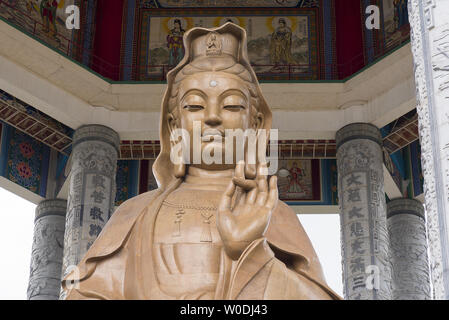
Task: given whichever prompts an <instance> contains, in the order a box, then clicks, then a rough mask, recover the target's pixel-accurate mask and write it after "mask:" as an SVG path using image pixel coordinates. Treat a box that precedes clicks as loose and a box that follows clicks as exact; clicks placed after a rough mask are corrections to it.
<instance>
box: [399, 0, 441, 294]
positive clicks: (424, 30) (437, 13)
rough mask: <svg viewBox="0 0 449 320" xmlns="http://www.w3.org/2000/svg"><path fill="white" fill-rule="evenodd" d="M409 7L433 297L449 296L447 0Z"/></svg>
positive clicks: (420, 0)
mask: <svg viewBox="0 0 449 320" xmlns="http://www.w3.org/2000/svg"><path fill="white" fill-rule="evenodd" d="M408 9H409V20H410V26H411V47H412V52H413V62H414V70H415V83H416V97H417V99H416V101H417V106H416V109H417V112H418V122H419V136H420V143H421V159H422V160H421V161H422V169H423V176H424V196H425V207H426V218H427V219H426V222H427V232H428V237H429V251H430V258H431V259H430V260H431V261H430V262H431V267H430V270H431V278H432V287H433V297H434V298H435V299H449V112H448V109H447V106H448V101H449V67H448V66H449V42H448V39H449V19H448V17H449V1H448V0H409V3H408Z"/></svg>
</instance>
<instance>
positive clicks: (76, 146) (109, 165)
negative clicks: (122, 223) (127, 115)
mask: <svg viewBox="0 0 449 320" xmlns="http://www.w3.org/2000/svg"><path fill="white" fill-rule="evenodd" d="M118 146H119V136H118V134H117V133H116V132H115V131H114V130H112V129H110V128H108V127H105V126H100V125H86V126H82V127H80V128H79V129H78V130H76V131H75V134H74V137H73V150H72V167H71V172H70V185H69V196H68V203H67V219H66V232H65V237H64V264H63V271H64V276H65V275H66V274H67V272H68V271H70V268H72V267H73V266H76V265H78V263H79V262H80V260H81V259H82V257H83V256H84V254H85V253H86V252H87V250H88V249H89V247H90V246H91V245H92V243H93V242H94V240H95V239H96V238H97V236H98V234H99V233H100V231H101V230H102V229H103V227H104V226H105V224H106V222H107V221H108V219H109V217H110V216H111V214H112V210H113V208H114V204H113V203H114V198H115V189H116V187H115V174H116V169H117V155H118Z"/></svg>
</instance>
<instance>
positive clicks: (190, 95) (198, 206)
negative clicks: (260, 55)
mask: <svg viewBox="0 0 449 320" xmlns="http://www.w3.org/2000/svg"><path fill="white" fill-rule="evenodd" d="M184 46H185V48H186V52H185V56H184V58H183V59H182V61H181V62H180V63H179V64H178V65H177V66H176V67H175V68H174V69H173V70H171V71H170V72H169V74H168V75H167V82H168V86H167V90H166V92H165V96H164V98H163V101H162V108H161V118H160V141H161V152H160V154H159V156H158V158H157V160H156V161H155V163H154V166H153V173H154V176H155V177H156V179H157V181H158V186H159V188H158V189H156V190H153V191H150V192H147V193H144V194H141V195H139V196H137V197H134V198H132V199H130V200H128V201H126V202H125V203H123V204H122V205H121V206H120V207H119V208H118V209H117V210H116V212H115V213H114V214H113V216H112V217H111V219H110V220H109V222H108V223H107V225H106V227H105V228H104V230H103V231H102V232H101V234H100V235H99V237H98V239H97V240H96V241H95V242H94V244H93V245H92V247H91V248H90V249H89V251H88V252H87V253H86V255H85V256H84V258H83V259H82V261H81V262H80V264H79V266H78V267H79V268H78V269H79V270H78V272H73V273H71V274H69V275H68V276H67V277H66V279H65V280H64V281H63V289H64V290H65V291H66V292H65V293H66V299H164V300H165V299H258V300H261V299H339V297H338V296H337V295H336V294H335V293H334V292H333V291H332V290H331V289H330V288H329V287H328V286H327V285H326V282H325V280H324V276H323V273H322V269H321V265H320V262H319V261H318V258H317V256H316V253H315V251H314V249H313V247H312V245H311V243H310V240H309V238H308V237H307V235H306V233H305V231H304V229H303V228H302V226H301V224H300V222H299V220H298V218H297V216H296V214H295V213H294V211H293V210H291V209H290V208H289V207H288V206H287V205H286V204H285V203H283V202H282V201H279V200H278V191H277V180H276V176H272V177H271V178H270V179H268V178H267V175H266V170H264V169H266V167H265V166H266V165H265V163H262V162H260V161H256V163H253V164H251V163H250V161H248V160H247V158H246V156H245V158H244V159H240V160H243V161H238V162H237V160H239V159H237V157H236V156H234V157H233V160H232V161H228V163H227V164H226V162H223V163H225V164H217V163H211V164H208V163H207V162H205V161H204V162H203V161H200V162H199V163H194V162H192V163H186V162H185V161H183V159H184V154H182V155H181V158H182V159H181V161H174V159H173V155H172V154H171V153H172V149H173V148H174V142H173V139H171V136H173V132H175V131H176V130H177V129H183V130H184V132H187V133H188V134H190V135H191V136H193V135H194V132H193V131H194V130H195V126H194V123H195V122H196V123H199V124H200V126H199V128H200V131H201V132H200V134H201V140H200V148H201V149H205V148H207V147H208V146H210V145H211V144H217V143H221V144H222V145H219V146H218V147H220V148H223V149H224V139H223V140H222V141H223V142H220V140H221V139H215V138H217V136H219V138H221V137H222V136H224V133H225V130H229V129H242V130H246V129H254V130H257V129H265V130H266V132H269V129H270V128H271V120H272V116H271V111H270V109H269V107H268V105H267V103H266V101H265V99H264V97H263V96H262V92H261V90H260V87H259V84H258V81H257V78H256V75H255V73H254V71H253V69H252V68H251V66H250V63H249V60H248V55H247V49H246V33H245V30H244V29H242V28H240V27H238V26H237V25H235V24H232V23H227V24H225V25H223V26H222V27H219V28H215V29H205V28H193V29H191V30H189V31H188V32H186V33H185V34H184ZM187 137H188V136H187ZM265 138H266V139H268V136H266V137H265ZM182 139H184V140H181V143H182V144H183V146H186V147H187V148H190V149H188V150H189V151H190V155H191V156H193V149H194V146H193V145H194V143H190V142H191V141H190V138H189V137H188V138H186V137H185V136H183V137H182ZM187 140H189V141H187ZM215 146H216V145H215ZM187 153H188V152H187ZM175 158H176V157H175ZM245 159H246V161H245ZM175 160H176V159H175ZM178 160H179V159H178ZM72 281H79V283H77V285H76V286H69V285H68V284H69V283H72Z"/></svg>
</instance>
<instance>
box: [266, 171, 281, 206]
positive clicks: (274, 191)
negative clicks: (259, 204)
mask: <svg viewBox="0 0 449 320" xmlns="http://www.w3.org/2000/svg"><path fill="white" fill-rule="evenodd" d="M278 197H279V194H278V186H277V177H276V176H272V177H271V179H270V192H269V194H268V200H267V202H266V203H265V207H267V208H269V209H273V208H274V207H275V206H276V204H277V201H278Z"/></svg>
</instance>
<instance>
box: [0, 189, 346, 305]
mask: <svg viewBox="0 0 449 320" xmlns="http://www.w3.org/2000/svg"><path fill="white" fill-rule="evenodd" d="M0 208H1V210H0V252H1V260H0V300H10V299H13V300H23V299H26V291H27V287H28V279H29V273H30V261H31V247H32V243H33V230H34V210H35V209H36V205H35V204H33V203H31V202H29V201H27V200H24V199H22V198H21V197H19V196H16V195H15V194H13V193H11V192H9V191H7V190H5V189H3V188H0ZM299 220H300V221H301V223H302V225H303V226H304V229H305V230H306V232H307V234H308V235H309V238H310V239H311V241H312V244H313V246H314V248H315V251H316V252H317V255H318V258H319V259H320V261H321V264H322V266H323V271H324V275H325V277H326V280H327V283H328V285H329V286H330V287H331V288H332V289H333V290H334V291H335V292H336V293H338V294H339V295H340V296H343V289H342V276H341V253H340V220H339V216H338V215H337V214H314V215H308V214H302V215H300V216H299Z"/></svg>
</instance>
